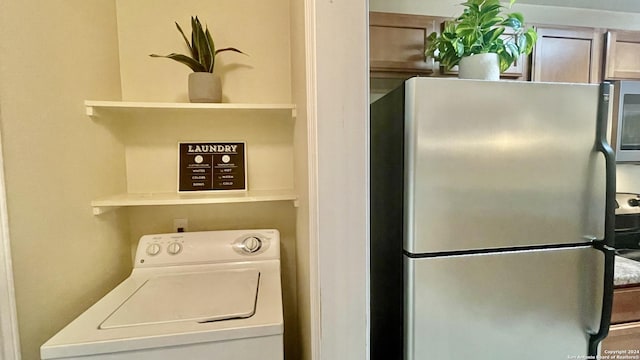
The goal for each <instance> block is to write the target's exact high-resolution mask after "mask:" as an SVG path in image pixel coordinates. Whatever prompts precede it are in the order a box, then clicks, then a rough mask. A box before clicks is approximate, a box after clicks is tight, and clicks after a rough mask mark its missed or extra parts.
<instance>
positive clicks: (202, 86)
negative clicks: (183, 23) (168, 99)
mask: <svg viewBox="0 0 640 360" xmlns="http://www.w3.org/2000/svg"><path fill="white" fill-rule="evenodd" d="M176 27H177V28H178V31H179V32H180V34H181V35H182V38H183V39H184V41H185V43H186V44H187V47H188V48H189V52H190V56H189V55H183V54H177V53H171V54H169V55H156V54H151V55H149V56H151V57H165V58H169V59H172V60H175V61H177V62H179V63H182V64H185V65H187V66H188V67H189V68H190V69H191V70H193V72H192V73H191V74H189V100H190V101H191V102H220V101H221V100H222V86H221V83H220V77H219V76H217V75H213V69H214V65H215V60H216V55H218V54H219V53H221V52H224V51H233V52H237V53H241V54H244V53H243V52H242V51H240V50H238V49H236V48H232V47H228V48H224V49H216V47H215V45H214V43H213V38H212V37H211V33H210V32H209V29H208V28H207V27H205V28H204V30H203V28H202V24H201V23H200V20H199V19H198V17H197V16H196V17H193V16H192V17H191V42H189V40H188V39H187V37H186V36H185V34H184V32H183V31H182V28H181V27H180V24H178V22H176ZM245 55H246V54H245Z"/></svg>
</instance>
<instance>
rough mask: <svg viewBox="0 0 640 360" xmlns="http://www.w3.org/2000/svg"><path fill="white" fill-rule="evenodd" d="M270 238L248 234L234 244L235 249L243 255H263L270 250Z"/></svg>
mask: <svg viewBox="0 0 640 360" xmlns="http://www.w3.org/2000/svg"><path fill="white" fill-rule="evenodd" d="M269 245H270V244H269V238H267V237H265V236H263V235H261V234H246V235H243V236H241V237H239V238H238V239H236V241H234V242H233V249H234V250H235V251H236V252H237V253H239V254H242V255H249V256H251V255H258V254H262V253H263V252H265V251H266V250H267V249H268V248H269Z"/></svg>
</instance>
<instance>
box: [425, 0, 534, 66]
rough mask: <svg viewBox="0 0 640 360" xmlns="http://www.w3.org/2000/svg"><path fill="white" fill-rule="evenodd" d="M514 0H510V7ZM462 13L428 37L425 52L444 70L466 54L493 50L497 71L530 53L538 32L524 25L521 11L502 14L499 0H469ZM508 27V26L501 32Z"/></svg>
mask: <svg viewBox="0 0 640 360" xmlns="http://www.w3.org/2000/svg"><path fill="white" fill-rule="evenodd" d="M514 2H515V0H510V3H509V8H510V7H511V5H513V3H514ZM461 5H462V6H464V7H465V9H464V11H463V13H462V15H460V16H459V17H457V18H455V19H453V20H450V21H446V22H445V25H444V29H443V30H442V34H440V36H438V34H437V33H435V32H433V33H431V34H429V36H428V37H427V49H426V51H425V55H426V56H427V57H431V58H433V59H434V60H436V61H439V62H440V65H441V66H443V67H444V68H445V69H446V70H447V71H449V70H451V68H452V67H454V66H456V65H458V63H459V62H460V59H461V58H463V57H465V56H470V55H475V54H484V53H496V54H498V58H499V60H500V72H504V71H505V70H507V69H508V68H509V67H510V66H511V65H512V64H513V63H514V62H515V61H516V59H517V58H518V57H519V56H520V55H521V54H527V55H528V54H530V53H531V51H532V50H533V45H534V44H535V42H536V40H537V39H538V35H537V34H536V32H535V30H534V29H532V28H529V29H526V28H525V25H524V18H523V16H522V14H520V13H517V12H513V13H508V14H503V13H502V12H503V10H504V9H506V7H505V6H503V5H501V4H500V1H499V0H468V1H467V2H465V3H463V4H461ZM507 29H511V31H509V32H508V33H507V34H508V35H505V36H502V37H501V35H503V34H504V33H505V31H506V30H507Z"/></svg>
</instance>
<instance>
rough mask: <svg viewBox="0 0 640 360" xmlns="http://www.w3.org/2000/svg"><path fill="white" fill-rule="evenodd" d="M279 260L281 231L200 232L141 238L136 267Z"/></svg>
mask: <svg viewBox="0 0 640 360" xmlns="http://www.w3.org/2000/svg"><path fill="white" fill-rule="evenodd" d="M279 258H280V233H279V232H278V230H275V229H266V230H224V231H201V232H186V233H174V234H156V235H145V236H143V237H141V238H140V242H139V243H138V249H137V252H136V259H135V267H151V266H167V265H189V264H208V263H218V262H232V261H247V260H267V259H279Z"/></svg>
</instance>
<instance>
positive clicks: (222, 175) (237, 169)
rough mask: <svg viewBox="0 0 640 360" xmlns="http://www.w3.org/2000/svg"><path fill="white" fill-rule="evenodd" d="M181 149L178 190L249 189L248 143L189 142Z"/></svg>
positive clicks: (180, 147) (179, 146) (181, 144)
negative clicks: (246, 146) (246, 148)
mask: <svg viewBox="0 0 640 360" xmlns="http://www.w3.org/2000/svg"><path fill="white" fill-rule="evenodd" d="M178 148H179V149H178V151H179V164H178V191H223V190H247V167H246V152H245V143H244V142H185V143H179V144H178Z"/></svg>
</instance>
